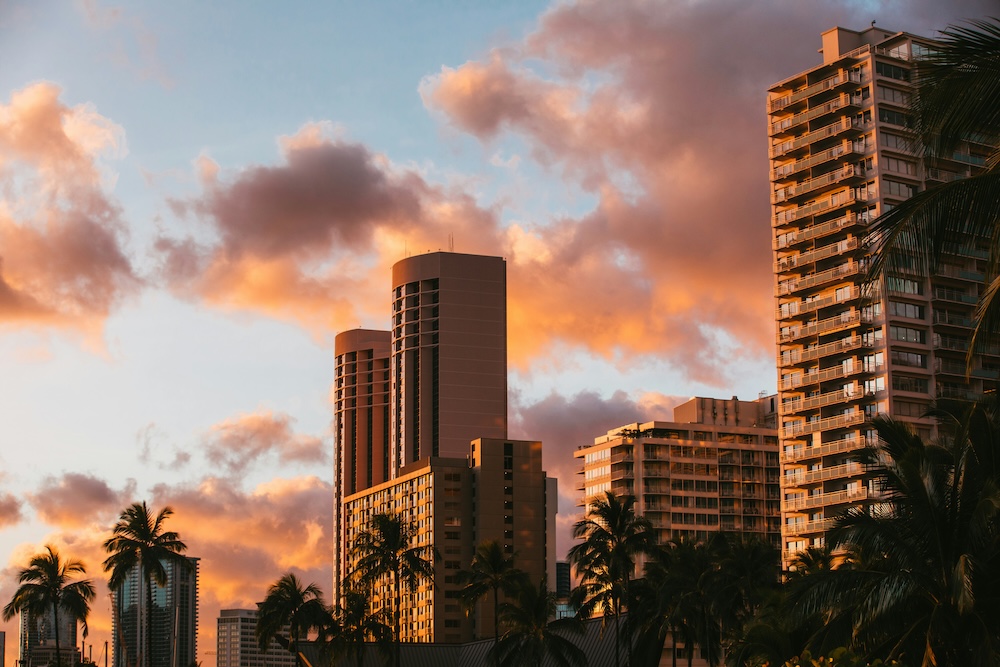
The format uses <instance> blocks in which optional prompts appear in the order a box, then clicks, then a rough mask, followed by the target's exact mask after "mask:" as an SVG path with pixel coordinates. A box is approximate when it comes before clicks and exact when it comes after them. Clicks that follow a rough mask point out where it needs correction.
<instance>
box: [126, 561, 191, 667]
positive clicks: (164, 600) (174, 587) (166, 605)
mask: <svg viewBox="0 0 1000 667" xmlns="http://www.w3.org/2000/svg"><path fill="white" fill-rule="evenodd" d="M186 560H187V563H188V566H187V567H184V566H181V565H179V564H177V563H174V562H165V563H163V566H164V569H165V570H166V571H167V583H166V585H165V586H158V585H157V584H156V582H153V583H152V589H151V590H152V602H153V604H152V607H151V608H147V607H148V603H147V598H146V584H145V582H144V581H143V577H142V575H141V573H140V570H139V567H138V566H136V567H135V568H133V569H132V571H131V572H130V573H129V575H128V577H127V578H126V580H125V582H124V583H123V584H122V586H121V588H120V589H118V590H117V591H115V592H114V594H113V599H114V603H113V604H114V613H113V614H112V654H111V655H112V661H113V664H114V665H115V667H129V665H136V664H139V661H138V660H139V656H142V655H146V652H147V651H149V655H151V665H152V667H189V666H190V665H192V664H194V663H195V662H196V661H197V655H198V559H197V558H190V557H189V558H187V559H186ZM148 615H151V621H152V632H151V634H152V643H151V644H149V642H148V640H147V637H146V631H145V628H146V625H145V623H146V619H147V616H148Z"/></svg>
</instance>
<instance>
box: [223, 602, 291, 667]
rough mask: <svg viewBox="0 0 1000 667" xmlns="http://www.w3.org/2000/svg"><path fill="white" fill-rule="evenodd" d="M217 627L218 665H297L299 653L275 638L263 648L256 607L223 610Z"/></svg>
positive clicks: (252, 666) (229, 666) (247, 666)
mask: <svg viewBox="0 0 1000 667" xmlns="http://www.w3.org/2000/svg"><path fill="white" fill-rule="evenodd" d="M217 627H218V634H217V640H216V656H217V657H216V667H295V656H294V655H293V654H292V653H289V652H288V651H287V650H286V649H285V648H283V647H282V646H281V645H280V644H278V642H277V641H275V640H273V639H272V640H271V643H270V645H269V646H268V648H267V651H265V652H262V651H261V650H260V646H259V644H258V643H257V636H256V631H257V610H256V609H222V610H220V611H219V618H218V626H217Z"/></svg>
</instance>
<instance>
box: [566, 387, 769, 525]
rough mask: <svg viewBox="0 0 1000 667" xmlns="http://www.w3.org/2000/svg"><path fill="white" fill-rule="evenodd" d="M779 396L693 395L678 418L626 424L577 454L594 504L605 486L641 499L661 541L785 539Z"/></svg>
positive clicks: (586, 498)
mask: <svg viewBox="0 0 1000 667" xmlns="http://www.w3.org/2000/svg"><path fill="white" fill-rule="evenodd" d="M776 403H777V401H776V397H774V396H769V397H765V398H761V399H759V400H757V401H740V400H737V399H736V398H735V397H734V398H732V399H729V400H721V399H712V398H693V399H691V400H690V401H688V402H686V403H684V404H682V405H679V406H677V407H676V408H675V409H674V421H672V422H658V421H652V422H646V423H642V424H640V423H635V424H627V425H625V426H619V427H618V428H615V429H611V430H610V431H608V433H607V435H603V436H600V437H598V438H595V439H594V443H593V444H592V445H586V446H584V447H581V448H580V449H578V450H577V451H576V452H575V453H574V456H575V457H576V458H577V459H579V460H580V463H581V464H582V466H581V470H580V474H581V475H582V478H583V479H582V482H581V484H580V486H579V487H578V489H579V490H580V491H581V492H582V493H583V502H584V504H585V505H589V504H590V503H591V502H592V500H593V499H594V498H596V497H599V496H603V495H604V494H605V493H606V492H607V491H611V492H613V493H615V495H620V496H623V495H630V496H634V497H635V499H636V504H635V511H636V513H637V514H641V515H642V516H644V517H646V518H647V519H649V521H650V522H651V523H652V524H653V528H654V530H655V531H656V539H657V541H658V542H659V543H661V544H663V543H665V542H667V541H668V540H671V539H675V538H688V539H694V540H704V539H706V538H707V537H708V536H709V534H710V533H714V532H718V531H728V532H741V533H744V534H746V535H755V536H758V537H760V538H762V539H767V540H768V541H770V542H772V543H773V544H775V545H777V544H778V542H779V539H780V535H781V530H780V485H779V474H780V473H779V465H778V435H777V431H776V429H775V418H776V412H775V407H776Z"/></svg>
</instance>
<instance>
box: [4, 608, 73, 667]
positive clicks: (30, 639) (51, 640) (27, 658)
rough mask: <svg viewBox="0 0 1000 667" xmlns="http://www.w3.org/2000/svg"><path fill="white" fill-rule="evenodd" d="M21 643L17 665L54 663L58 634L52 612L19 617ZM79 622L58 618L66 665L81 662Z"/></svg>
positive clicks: (23, 613) (62, 652) (25, 666)
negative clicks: (78, 642)
mask: <svg viewBox="0 0 1000 667" xmlns="http://www.w3.org/2000/svg"><path fill="white" fill-rule="evenodd" d="M18 629H19V644H18V662H19V663H20V664H21V665H23V667H32V666H36V667H37V666H38V665H47V664H49V662H54V661H55V656H56V633H55V623H54V619H53V615H52V611H51V610H49V611H47V612H46V613H44V614H29V613H25V612H21V613H20V614H18ZM76 640H77V627H76V621H75V620H73V619H71V618H70V617H69V615H68V614H66V613H65V612H64V613H61V614H60V615H59V650H60V654H61V657H62V660H63V662H64V663H65V664H67V665H74V664H78V663H79V662H80V651H79V648H78V647H77V644H76Z"/></svg>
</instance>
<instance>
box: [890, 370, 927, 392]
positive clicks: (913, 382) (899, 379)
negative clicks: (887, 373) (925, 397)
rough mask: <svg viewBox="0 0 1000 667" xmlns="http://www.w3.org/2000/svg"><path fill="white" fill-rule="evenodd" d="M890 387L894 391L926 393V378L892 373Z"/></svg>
mask: <svg viewBox="0 0 1000 667" xmlns="http://www.w3.org/2000/svg"><path fill="white" fill-rule="evenodd" d="M892 388H893V389H894V390H896V391H913V392H917V393H920V394H926V393H927V379H926V378H915V377H907V376H905V375H896V374H893V376H892Z"/></svg>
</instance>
